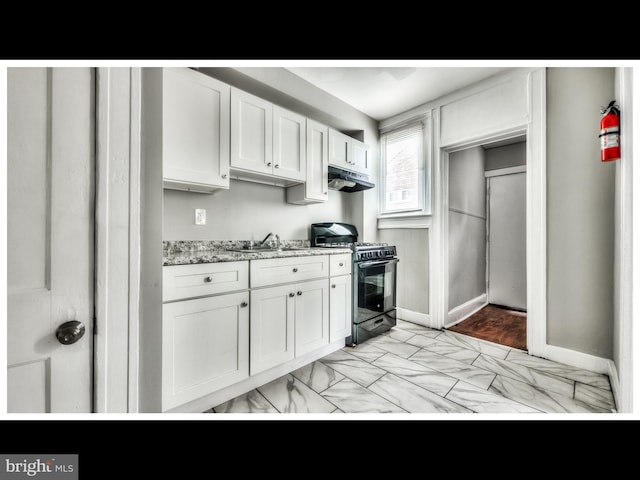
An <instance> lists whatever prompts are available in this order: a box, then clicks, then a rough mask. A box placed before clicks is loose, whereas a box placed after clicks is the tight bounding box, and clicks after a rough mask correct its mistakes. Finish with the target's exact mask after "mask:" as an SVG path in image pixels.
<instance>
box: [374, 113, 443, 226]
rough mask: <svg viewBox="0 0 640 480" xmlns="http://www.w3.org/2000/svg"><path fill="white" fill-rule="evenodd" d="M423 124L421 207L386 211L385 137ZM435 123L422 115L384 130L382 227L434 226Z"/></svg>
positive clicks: (381, 137)
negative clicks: (433, 157) (433, 171)
mask: <svg viewBox="0 0 640 480" xmlns="http://www.w3.org/2000/svg"><path fill="white" fill-rule="evenodd" d="M418 122H419V123H420V124H421V126H422V161H423V168H422V175H423V176H422V178H421V179H420V181H421V192H420V195H421V206H420V208H419V209H416V210H411V211H400V212H397V211H396V212H394V211H388V212H387V211H384V207H385V205H386V195H387V192H386V181H385V177H386V166H387V165H386V158H385V157H386V155H385V153H386V152H385V148H384V136H385V135H387V134H389V133H392V132H395V131H398V130H401V129H404V128H409V127H411V126H414V125H415V124H416V123H418ZM431 136H432V122H431V116H430V115H422V116H420V117H418V118H415V117H414V118H412V119H410V120H407V121H405V122H402V123H401V124H396V125H393V126H391V127H388V128H385V129H381V130H380V143H379V148H380V152H379V158H380V178H379V182H378V183H379V185H380V188H379V197H378V228H379V229H384V228H429V227H430V226H431V215H432V203H433V202H432V197H433V185H432V174H431V163H432V162H431V158H432V151H431V150H432V139H431Z"/></svg>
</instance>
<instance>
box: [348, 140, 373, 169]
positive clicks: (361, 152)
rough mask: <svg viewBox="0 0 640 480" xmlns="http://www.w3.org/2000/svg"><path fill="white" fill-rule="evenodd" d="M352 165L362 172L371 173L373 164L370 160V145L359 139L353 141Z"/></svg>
mask: <svg viewBox="0 0 640 480" xmlns="http://www.w3.org/2000/svg"><path fill="white" fill-rule="evenodd" d="M350 165H351V167H352V168H353V169H354V170H355V171H357V172H360V173H366V174H367V175H370V174H371V165H370V160H369V147H367V145H365V144H364V143H362V142H359V141H358V140H353V141H352V142H351V159H350Z"/></svg>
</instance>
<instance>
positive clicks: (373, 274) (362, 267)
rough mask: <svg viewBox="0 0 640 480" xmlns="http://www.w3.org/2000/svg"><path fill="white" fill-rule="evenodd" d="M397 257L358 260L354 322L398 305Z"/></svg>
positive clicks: (355, 279)
mask: <svg viewBox="0 0 640 480" xmlns="http://www.w3.org/2000/svg"><path fill="white" fill-rule="evenodd" d="M397 264H398V259H397V258H389V259H385V260H372V261H365V262H356V263H355V264H354V265H355V273H356V275H354V302H353V303H354V305H353V306H354V315H353V321H354V323H361V322H364V321H366V320H368V319H370V318H373V317H376V316H378V315H380V314H382V313H384V312H388V311H390V310H393V309H394V308H395V307H396V266H397Z"/></svg>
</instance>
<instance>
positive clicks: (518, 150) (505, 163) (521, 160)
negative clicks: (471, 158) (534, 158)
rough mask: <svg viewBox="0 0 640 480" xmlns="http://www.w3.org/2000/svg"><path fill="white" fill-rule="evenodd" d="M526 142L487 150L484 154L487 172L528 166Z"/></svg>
mask: <svg viewBox="0 0 640 480" xmlns="http://www.w3.org/2000/svg"><path fill="white" fill-rule="evenodd" d="M525 147H526V142H518V143H514V144H511V145H504V146H502V147H495V148H487V149H486V150H485V152H484V162H485V167H484V168H485V170H487V171H488V170H498V169H500V168H509V167H517V166H520V165H526V164H527V151H526V149H525Z"/></svg>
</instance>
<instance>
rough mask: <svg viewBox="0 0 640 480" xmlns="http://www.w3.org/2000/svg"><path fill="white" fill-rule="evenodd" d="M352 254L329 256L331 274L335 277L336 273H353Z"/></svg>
mask: <svg viewBox="0 0 640 480" xmlns="http://www.w3.org/2000/svg"><path fill="white" fill-rule="evenodd" d="M351 262H352V260H351V254H350V253H340V254H338V255H331V256H330V257H329V274H330V275H331V276H332V277H333V276H335V275H348V274H350V273H351Z"/></svg>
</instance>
